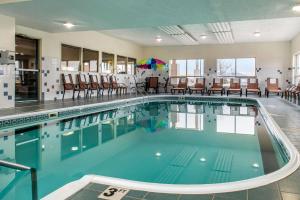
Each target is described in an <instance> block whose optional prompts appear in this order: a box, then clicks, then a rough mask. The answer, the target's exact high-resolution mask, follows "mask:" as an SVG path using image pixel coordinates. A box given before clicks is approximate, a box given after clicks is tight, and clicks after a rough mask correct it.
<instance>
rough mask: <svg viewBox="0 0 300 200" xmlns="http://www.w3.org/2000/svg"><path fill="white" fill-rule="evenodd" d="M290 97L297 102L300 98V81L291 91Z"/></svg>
mask: <svg viewBox="0 0 300 200" xmlns="http://www.w3.org/2000/svg"><path fill="white" fill-rule="evenodd" d="M290 93H291V94H290V96H291V97H293V98H294V100H296V98H297V97H298V99H299V96H300V81H299V82H298V85H297V86H295V87H293V88H292V89H291V91H290Z"/></svg>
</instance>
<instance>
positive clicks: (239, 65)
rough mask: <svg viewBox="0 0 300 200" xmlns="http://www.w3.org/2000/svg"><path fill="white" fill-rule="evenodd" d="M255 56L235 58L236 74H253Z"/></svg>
mask: <svg viewBox="0 0 300 200" xmlns="http://www.w3.org/2000/svg"><path fill="white" fill-rule="evenodd" d="M255 68H256V67H255V58H237V59H236V76H255V70H256V69H255Z"/></svg>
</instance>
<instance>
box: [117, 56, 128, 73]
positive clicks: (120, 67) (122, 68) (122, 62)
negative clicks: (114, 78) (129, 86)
mask: <svg viewBox="0 0 300 200" xmlns="http://www.w3.org/2000/svg"><path fill="white" fill-rule="evenodd" d="M126 65H127V58H126V57H124V56H117V68H116V71H115V72H116V73H117V74H126Z"/></svg>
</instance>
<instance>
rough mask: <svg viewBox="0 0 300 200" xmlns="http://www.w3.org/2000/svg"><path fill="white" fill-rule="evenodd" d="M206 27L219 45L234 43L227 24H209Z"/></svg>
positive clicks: (229, 26)
mask: <svg viewBox="0 0 300 200" xmlns="http://www.w3.org/2000/svg"><path fill="white" fill-rule="evenodd" d="M208 27H209V28H210V30H211V31H212V33H213V34H214V35H215V36H216V38H217V40H218V42H219V43H221V44H231V43H234V36H233V33H232V29H231V25H230V23H229V22H220V23H209V24H208Z"/></svg>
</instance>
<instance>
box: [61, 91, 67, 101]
mask: <svg viewBox="0 0 300 200" xmlns="http://www.w3.org/2000/svg"><path fill="white" fill-rule="evenodd" d="M65 93H66V90H65V89H64V91H63V97H62V100H64V99H65Z"/></svg>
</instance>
